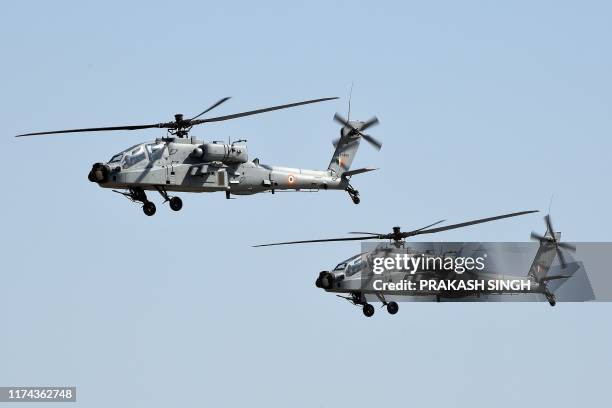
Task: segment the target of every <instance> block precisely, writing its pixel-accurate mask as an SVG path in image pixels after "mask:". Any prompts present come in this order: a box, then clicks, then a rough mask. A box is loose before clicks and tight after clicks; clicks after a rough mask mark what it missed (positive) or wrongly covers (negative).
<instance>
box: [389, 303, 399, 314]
mask: <svg viewBox="0 0 612 408" xmlns="http://www.w3.org/2000/svg"><path fill="white" fill-rule="evenodd" d="M398 310H399V305H398V304H397V302H389V303H387V312H389V314H392V315H394V314H396V313H397V311H398Z"/></svg>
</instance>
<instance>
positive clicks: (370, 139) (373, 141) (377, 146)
mask: <svg viewBox="0 0 612 408" xmlns="http://www.w3.org/2000/svg"><path fill="white" fill-rule="evenodd" d="M359 133H360V134H361V137H363V138H364V139H365V140H366V141H367V142H368V143H370V144H371V145H372V146H374V148H375V149H376V150H380V148H381V147H382V143H380V142H379V141H378V140H376V139H374V138H373V137H372V136H370V135H366V134H363V133H361V132H359Z"/></svg>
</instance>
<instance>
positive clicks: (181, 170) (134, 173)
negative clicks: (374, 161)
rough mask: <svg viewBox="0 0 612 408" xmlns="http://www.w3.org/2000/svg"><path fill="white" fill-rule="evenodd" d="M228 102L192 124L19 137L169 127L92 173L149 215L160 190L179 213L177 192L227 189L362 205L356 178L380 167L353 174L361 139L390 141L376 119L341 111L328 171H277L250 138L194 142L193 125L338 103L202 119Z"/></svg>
mask: <svg viewBox="0 0 612 408" xmlns="http://www.w3.org/2000/svg"><path fill="white" fill-rule="evenodd" d="M228 99H230V98H229V97H226V98H222V99H220V100H219V101H218V102H216V103H215V104H213V105H212V106H211V107H209V108H208V109H206V110H204V111H203V112H202V113H200V114H199V115H196V116H194V117H193V118H191V119H185V118H184V117H183V115H182V114H176V115H174V121H172V122H163V123H155V124H149V125H129V126H112V127H96V128H83V129H68V130H56V131H49V132H35V133H25V134H21V135H17V136H16V137H23V136H36V135H50V134H59V133H77V132H100V131H117V130H139V129H150V128H161V129H166V130H167V132H168V133H167V135H166V136H165V137H161V138H157V139H156V140H154V141H152V142H147V143H139V144H137V145H135V146H132V147H130V148H128V149H125V150H124V151H122V152H119V153H117V154H115V155H113V156H112V157H111V159H110V160H109V161H108V162H106V163H95V164H94V165H93V166H92V169H91V171H90V172H89V175H88V179H89V181H91V182H93V183H97V184H98V185H99V186H100V187H104V188H110V189H113V191H115V192H117V193H120V194H123V195H124V196H126V197H127V198H129V199H130V200H131V201H133V202H139V203H142V209H143V212H144V213H145V214H146V215H148V216H151V215H153V214H155V211H156V208H155V204H154V203H153V202H151V201H150V200H149V198H148V197H147V194H146V191H157V192H158V193H159V194H160V195H161V196H162V198H163V199H164V202H169V204H170V208H171V209H172V210H174V211H179V210H180V209H181V208H182V207H183V202H182V200H181V199H180V197H177V196H171V195H170V194H171V193H173V192H191V193H203V192H216V191H222V192H225V195H226V198H228V199H229V198H230V196H231V195H249V194H256V193H262V192H271V193H273V194H274V192H275V191H319V190H321V189H322V190H344V191H346V192H347V193H348V194H349V196H350V198H351V199H352V200H353V202H354V203H355V204H359V202H360V198H359V191H357V190H356V189H355V188H354V187H353V186H352V185H351V184H350V180H351V177H352V176H354V175H357V174H361V173H366V172H369V171H372V170H376V169H372V168H360V169H354V170H350V166H351V164H352V162H353V159H354V157H355V154H356V153H357V149H358V148H359V142H360V140H361V139H364V140H366V141H367V142H368V143H370V144H371V145H372V146H374V147H375V148H376V149H378V150H380V148H381V146H382V144H381V143H380V142H379V141H378V140H376V139H375V138H374V137H372V136H370V135H368V134H365V133H363V132H364V131H365V130H366V129H368V128H370V127H372V126H374V125H376V124H378V119H377V118H376V117H373V118H371V119H370V120H367V121H365V122H361V121H356V120H350V112H349V119H345V118H343V117H342V116H341V115H339V114H337V113H336V114H335V115H334V120H335V121H336V122H338V123H339V124H341V125H342V128H341V130H340V137H339V138H338V139H336V140H335V141H334V142H333V143H334V146H335V151H334V154H333V156H332V159H331V161H330V163H329V166H328V167H327V170H308V169H298V168H290V167H279V166H269V165H265V164H263V163H260V162H259V159H254V160H249V155H248V152H247V146H246V144H245V143H246V140H236V141H233V142H228V143H224V142H220V141H212V142H206V143H205V142H203V141H202V140H198V139H197V138H195V137H189V131H190V130H191V128H192V127H193V126H196V125H202V124H205V123H211V122H220V121H225V120H230V119H236V118H240V117H244V116H250V115H257V114H260V113H264V112H270V111H274V110H279V109H287V108H292V107H296V106H300V105H307V104H311V103H317V102H324V101H329V100H332V99H338V98H336V97H334V98H321V99H313V100H308V101H302V102H296V103H290V104H285V105H278V106H273V107H269V108H263V109H256V110H252V111H247V112H241V113H235V114H231V115H224V116H217V117H212V118H202V119H198V118H200V117H201V116H202V115H204V114H206V113H208V112H210V111H211V110H213V109H214V108H216V107H218V106H219V105H221V104H222V103H224V102H226V101H227V100H228Z"/></svg>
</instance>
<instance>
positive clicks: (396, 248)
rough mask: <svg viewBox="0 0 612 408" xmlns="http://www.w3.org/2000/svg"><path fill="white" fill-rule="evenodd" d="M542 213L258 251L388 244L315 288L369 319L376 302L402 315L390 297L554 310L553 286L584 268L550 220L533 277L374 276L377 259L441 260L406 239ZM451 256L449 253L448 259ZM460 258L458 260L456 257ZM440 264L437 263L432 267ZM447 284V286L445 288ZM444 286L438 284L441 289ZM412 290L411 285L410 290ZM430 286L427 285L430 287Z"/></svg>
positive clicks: (343, 265) (437, 271) (423, 271)
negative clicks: (513, 303)
mask: <svg viewBox="0 0 612 408" xmlns="http://www.w3.org/2000/svg"><path fill="white" fill-rule="evenodd" d="M534 212H537V211H521V212H516V213H510V214H504V215H499V216H495V217H489V218H483V219H478V220H473V221H467V222H463V223H460V224H452V225H448V226H442V227H437V228H432V227H433V226H435V225H438V224H440V223H442V222H444V221H445V220H442V221H438V222H436V223H433V224H430V225H428V226H426V227H422V228H419V229H416V230H412V231H407V232H403V231H401V228H400V227H393V232H391V233H388V234H380V233H371V232H351V234H360V236H358V237H345V238H329V239H315V240H305V241H289V242H278V243H272V244H260V245H255V247H266V246H276V245H290V244H303V243H316V242H334V241H365V240H388V242H389V244H390V245H387V244H385V243H383V244H380V245H378V246H376V247H375V248H374V249H373V250H366V251H363V252H361V253H359V254H357V255H354V256H352V257H350V258H348V259H346V260H344V261H342V262H340V263H339V264H338V265H337V266H336V267H335V268H333V269H331V270H329V271H322V272H320V273H319V276H318V277H317V279H316V282H315V286H316V287H317V288H320V289H323V290H325V291H326V292H330V293H335V294H336V295H337V296H339V297H341V298H343V299H346V300H348V301H349V302H350V303H352V304H353V305H355V306H360V307H361V308H362V311H363V314H364V315H365V316H366V317H371V316H373V315H374V310H375V309H374V306H373V305H372V304H371V303H370V301H375V302H382V305H383V306H384V307H386V309H387V312H388V313H390V314H392V315H394V314H396V313H397V312H398V311H399V305H398V304H397V302H396V301H392V300H389V299H387V297H391V296H393V297H394V298H397V297H399V298H402V297H404V298H407V297H413V296H429V297H432V299H435V301H437V302H440V300H441V299H443V298H448V299H453V298H454V299H457V298H465V297H468V296H476V297H480V296H481V295H502V294H521V293H522V294H525V293H535V294H539V295H543V296H544V297H545V298H546V300H547V301H548V303H549V304H550V305H551V306H555V304H556V297H555V294H554V290H556V289H557V288H558V286H557V287H556V288H554V289H553V288H551V287H549V286H550V282H552V281H559V280H563V279H568V278H570V277H571V276H572V274H573V273H574V272H576V270H578V268H579V265H578V263H576V262H572V263H570V264H568V263H567V262H566V258H565V256H564V255H563V252H562V251H561V250H562V249H565V250H569V251H575V250H576V247H575V246H573V245H571V244H568V243H564V242H561V241H560V238H561V233H559V232H554V229H553V226H552V222H551V219H550V216H549V215H546V216H545V217H544V221H545V223H546V232H545V233H544V235H540V234H537V233H535V232H532V234H531V239H533V240H536V241H538V242H539V247H538V251H537V253H536V255H535V257H534V259H533V262H532V264H531V267H530V268H529V272H528V274H527V276H509V275H500V274H496V273H491V272H489V271H484V270H483V271H477V270H471V271H465V272H462V273H461V274H458V273H457V272H456V271H455V270H454V269H450V270H449V269H446V268H443V267H435V266H434V267H420V268H418V270H416V273H407V272H405V271H403V272H400V271H397V270H394V271H392V270H388V271H386V272H385V273H386V275H385V276H382V275H381V277H382V278H383V279H380V280H379V281H380V282H378V284H377V282H376V281H375V279H374V278H375V274H376V272H374V273H373V263H374V259H375V258H381V257H382V258H393V257H395V256H400V255H401V256H403V255H404V254H406V257H409V258H415V259H416V258H417V257H421V258H431V259H434V258H435V255H434V254H433V253H432V252H431V251H429V250H422V249H421V250H417V249H414V248H412V249H411V248H410V247H406V242H405V240H406V238H409V237H413V236H416V235H421V234H433V233H438V232H442V231H447V230H451V229H456V228H463V227H467V226H470V225H475V224H481V223H485V222H491V221H495V220H500V219H503V218H510V217H516V216H520V215H525V214H530V213H534ZM450 254H451V256H452V257H457V256H458V255H459V253H458V252H457V251H451V252H450ZM447 255H449V253H445V256H447ZM555 257H558V258H559V261H560V264H561V271H562V272H563V273H562V274H550V271H551V270H552V269H551V265H552V263H553V261H554V259H555ZM455 259H456V258H455ZM432 264H433V265H435V263H432ZM420 265H427V262H421V264H420ZM425 280H427V281H428V282H433V283H434V287H435V289H434V290H431V289H420V287H421V286H420V282H421V281H425ZM451 280H454V281H455V282H459V284H458V285H457V286H459V287H466V286H467V285H465V284H466V283H467V281H468V280H472V281H475V280H480V281H482V282H483V283H482V288H477V289H473V290H469V289H467V290H466V289H449V288H448V287H449V286H450V285H444V283H445V282H450V281H451ZM383 281H384V282H387V283H388V282H391V283H394V284H398V283H402V282H407V281H412V282H414V285H415V286H414V287H415V288H416V289H415V290H406V289H405V288H404V289H401V287H400V289H396V288H398V287H399V286H390V285H388V284H387V285H385V284H384V283H381V282H383ZM460 281H464V285H461V282H460ZM509 281H512V282H516V283H517V285H516V286H515V287H513V286H510V285H508V286H507V287H503V285H499V284H498V282H509ZM440 283H442V284H440ZM436 284H438V285H436ZM405 286H406V285H405ZM424 286H425V285H424Z"/></svg>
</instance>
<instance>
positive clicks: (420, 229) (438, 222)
mask: <svg viewBox="0 0 612 408" xmlns="http://www.w3.org/2000/svg"><path fill="white" fill-rule="evenodd" d="M444 221H446V220H440V221H436V222H434V223H433V224H429V225H427V226H425V227H422V228H419V229H416V230H412V231H411V232H417V231H423V230H424V229H427V228H429V227H433V226H434V225H438V224H440V223H442V222H444Z"/></svg>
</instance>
